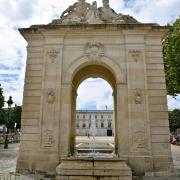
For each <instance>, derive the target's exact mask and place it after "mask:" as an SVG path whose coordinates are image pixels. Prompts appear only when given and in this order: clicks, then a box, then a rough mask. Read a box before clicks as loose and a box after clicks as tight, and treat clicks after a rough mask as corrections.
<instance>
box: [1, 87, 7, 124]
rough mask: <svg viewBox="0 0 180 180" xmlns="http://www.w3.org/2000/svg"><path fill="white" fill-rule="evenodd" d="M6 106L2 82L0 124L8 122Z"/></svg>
mask: <svg viewBox="0 0 180 180" xmlns="http://www.w3.org/2000/svg"><path fill="white" fill-rule="evenodd" d="M3 107H4V96H3V88H2V87H1V84H0V125H2V124H5V123H6V112H5V110H4V109H3Z"/></svg>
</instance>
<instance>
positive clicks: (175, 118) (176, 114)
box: [169, 109, 180, 132]
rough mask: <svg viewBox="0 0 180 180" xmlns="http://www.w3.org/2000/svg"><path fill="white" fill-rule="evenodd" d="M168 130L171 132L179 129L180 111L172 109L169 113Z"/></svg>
mask: <svg viewBox="0 0 180 180" xmlns="http://www.w3.org/2000/svg"><path fill="white" fill-rule="evenodd" d="M169 128H170V131H171V132H175V131H176V130H177V129H180V109H174V110H173V111H170V112H169Z"/></svg>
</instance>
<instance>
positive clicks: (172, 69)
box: [163, 18, 180, 96]
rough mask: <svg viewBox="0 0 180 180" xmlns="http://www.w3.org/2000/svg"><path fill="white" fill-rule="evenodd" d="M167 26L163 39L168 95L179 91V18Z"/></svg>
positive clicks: (174, 94)
mask: <svg viewBox="0 0 180 180" xmlns="http://www.w3.org/2000/svg"><path fill="white" fill-rule="evenodd" d="M168 27H169V33H168V34H167V36H166V37H165V39H164V41H163V56H164V63H165V72H166V84H167V91H168V94H169V95H173V96H176V94H179V93H180V18H178V19H177V20H176V22H175V23H174V24H173V25H172V26H168Z"/></svg>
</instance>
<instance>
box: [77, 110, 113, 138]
mask: <svg viewBox="0 0 180 180" xmlns="http://www.w3.org/2000/svg"><path fill="white" fill-rule="evenodd" d="M93 118H94V119H95V123H96V125H95V127H96V128H95V135H96V136H114V117H113V111H112V110H78V111H77V112H76V136H88V135H90V136H91V126H92V119H93Z"/></svg>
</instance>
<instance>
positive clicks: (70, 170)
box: [56, 157, 132, 180]
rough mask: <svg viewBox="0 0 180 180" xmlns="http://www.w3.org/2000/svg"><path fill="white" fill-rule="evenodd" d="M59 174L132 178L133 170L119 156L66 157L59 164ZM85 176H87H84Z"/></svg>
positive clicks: (57, 169)
mask: <svg viewBox="0 0 180 180" xmlns="http://www.w3.org/2000/svg"><path fill="white" fill-rule="evenodd" d="M56 172H57V174H58V176H68V177H70V176H93V177H94V176H95V177H96V176H98V177H122V178H128V179H129V180H131V179H132V171H131V169H130V167H129V166H128V165H127V164H126V162H125V161H122V160H120V159H118V158H76V157H72V158H71V157H70V158H64V159H62V163H61V164H60V165H59V166H57V168H56ZM84 178H85V177H84Z"/></svg>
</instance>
